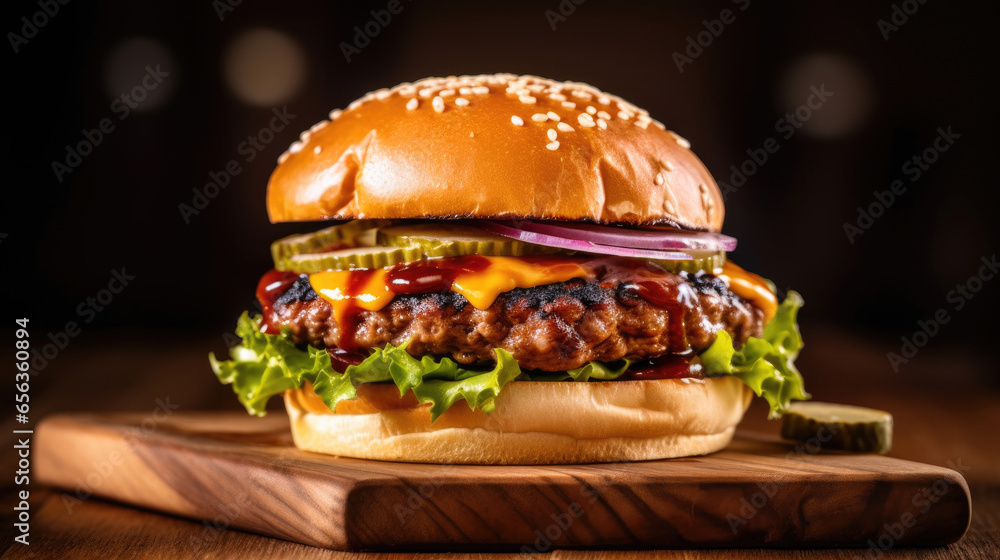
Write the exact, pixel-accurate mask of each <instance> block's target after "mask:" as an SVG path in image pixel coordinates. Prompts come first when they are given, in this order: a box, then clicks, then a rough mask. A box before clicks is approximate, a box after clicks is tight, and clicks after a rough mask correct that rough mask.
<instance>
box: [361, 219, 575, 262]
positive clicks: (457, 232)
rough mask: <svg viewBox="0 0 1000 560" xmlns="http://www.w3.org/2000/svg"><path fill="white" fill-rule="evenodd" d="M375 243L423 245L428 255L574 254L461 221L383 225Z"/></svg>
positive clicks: (396, 245) (395, 245) (506, 255)
mask: <svg viewBox="0 0 1000 560" xmlns="http://www.w3.org/2000/svg"><path fill="white" fill-rule="evenodd" d="M376 243H377V244H379V245H391V246H394V247H420V248H421V249H422V250H423V252H424V254H425V255H427V256H428V257H459V256H462V255H483V256H486V257H520V256H524V255H551V254H553V253H564V254H571V252H569V251H565V250H563V249H559V248H557V247H546V246H544V245H536V244H534V243H525V242H524V241H517V240H514V239H509V238H507V237H503V236H500V235H494V234H492V233H487V232H485V231H483V230H481V229H479V228H476V227H472V226H467V225H461V224H454V225H443V224H408V225H398V226H389V227H382V228H379V230H378V234H377V235H376Z"/></svg>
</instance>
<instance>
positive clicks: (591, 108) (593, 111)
mask: <svg viewBox="0 0 1000 560" xmlns="http://www.w3.org/2000/svg"><path fill="white" fill-rule="evenodd" d="M587 114H588V115H596V114H597V109H595V108H594V106H593V105H588V106H587Z"/></svg>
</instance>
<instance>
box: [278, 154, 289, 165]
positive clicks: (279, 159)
mask: <svg viewBox="0 0 1000 560" xmlns="http://www.w3.org/2000/svg"><path fill="white" fill-rule="evenodd" d="M287 159H288V152H281V155H280V156H278V163H285V160H287Z"/></svg>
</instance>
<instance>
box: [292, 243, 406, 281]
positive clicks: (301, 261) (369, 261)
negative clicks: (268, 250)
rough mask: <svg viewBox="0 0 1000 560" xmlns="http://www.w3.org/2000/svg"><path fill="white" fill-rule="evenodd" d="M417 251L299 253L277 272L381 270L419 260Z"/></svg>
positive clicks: (362, 249) (379, 249) (361, 249)
mask: <svg viewBox="0 0 1000 560" xmlns="http://www.w3.org/2000/svg"><path fill="white" fill-rule="evenodd" d="M423 256H424V255H423V252H422V251H421V250H420V248H419V247H351V248H349V249H341V250H339V251H329V252H326V253H301V254H298V255H291V256H289V257H286V258H283V259H281V260H280V261H277V263H276V264H275V268H276V269H278V270H291V271H292V272H298V273H300V274H302V273H305V274H313V273H316V272H323V271H324V270H353V269H356V268H384V267H387V266H392V265H394V264H399V263H404V262H412V261H418V260H420V259H422V258H423Z"/></svg>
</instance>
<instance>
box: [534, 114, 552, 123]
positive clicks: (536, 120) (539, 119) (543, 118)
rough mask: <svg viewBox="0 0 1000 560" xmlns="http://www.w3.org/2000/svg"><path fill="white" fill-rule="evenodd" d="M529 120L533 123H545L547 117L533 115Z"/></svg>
mask: <svg viewBox="0 0 1000 560" xmlns="http://www.w3.org/2000/svg"><path fill="white" fill-rule="evenodd" d="M531 120H533V121H535V122H545V121H547V120H549V117H548V116H547V115H545V114H544V113H535V114H534V115H531Z"/></svg>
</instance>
